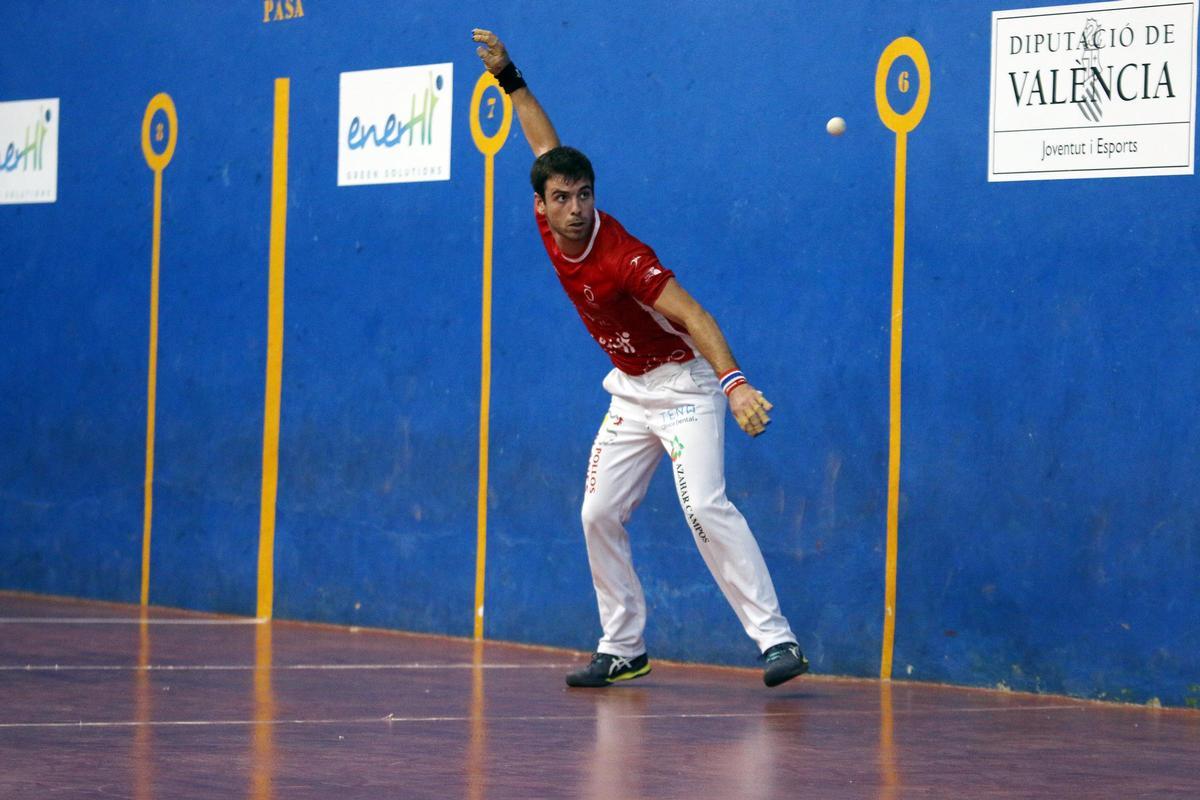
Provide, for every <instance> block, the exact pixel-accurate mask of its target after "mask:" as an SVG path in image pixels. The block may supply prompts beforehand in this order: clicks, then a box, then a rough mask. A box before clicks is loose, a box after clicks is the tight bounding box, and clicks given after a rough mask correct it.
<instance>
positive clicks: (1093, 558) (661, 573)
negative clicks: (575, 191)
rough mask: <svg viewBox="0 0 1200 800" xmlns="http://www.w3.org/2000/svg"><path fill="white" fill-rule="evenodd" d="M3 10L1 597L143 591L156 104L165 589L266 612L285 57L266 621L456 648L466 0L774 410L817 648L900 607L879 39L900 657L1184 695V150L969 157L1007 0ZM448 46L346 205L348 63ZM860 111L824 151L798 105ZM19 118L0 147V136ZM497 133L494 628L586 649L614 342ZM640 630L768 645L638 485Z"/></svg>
mask: <svg viewBox="0 0 1200 800" xmlns="http://www.w3.org/2000/svg"><path fill="white" fill-rule="evenodd" d="M493 5H494V4H491V5H489V4H478V3H473V2H467V3H450V2H444V1H443V0H432V2H429V3H426V4H424V5H422V6H419V7H411V4H396V3H383V2H368V1H367V0H338V2H336V3H334V2H330V0H306V2H304V3H303V10H304V16H303V17H302V18H297V19H293V20H289V21H282V22H269V23H264V22H263V19H262V18H263V4H262V3H261V2H249V1H247V2H232V3H220V4H213V3H199V2H174V3H160V2H127V3H120V4H95V3H92V4H84V3H75V4H67V5H66V6H63V5H62V4H46V3H39V2H31V1H29V0H16V1H15V2H9V3H7V4H6V7H5V20H6V22H5V26H4V27H5V29H6V34H5V46H4V47H3V48H0V100H18V99H29V98H42V97H57V98H60V100H61V111H60V113H61V131H60V139H59V149H60V155H59V179H58V201H57V202H56V203H53V204H46V205H0V379H2V381H3V385H2V387H0V389H2V392H0V440H2V445H0V498H2V500H0V588H4V589H17V590H25V591H33V592H43V593H50V594H58V595H72V596H80V597H88V598H100V599H106V600H120V601H133V602H136V601H137V598H138V590H139V580H140V575H141V542H142V513H143V491H142V483H143V475H144V456H145V436H146V411H147V409H146V388H147V348H148V330H149V326H148V323H149V319H148V314H149V298H150V283H149V276H150V247H151V245H150V242H151V221H152V201H153V176H152V173H151V172H150V170H149V169H148V168H147V166H146V163H145V161H144V159H143V157H142V153H141V151H140V144H139V142H140V126H141V120H142V114H143V111H144V109H145V108H146V104H147V103H148V102H149V100H150V98H151V97H152V96H154V95H155V94H156V93H158V92H167V93H169V94H170V95H171V97H172V98H173V100H174V102H175V105H176V107H177V109H178V113H179V140H178V145H177V148H176V152H175V155H174V158H173V159H172V161H171V163H170V165H169V167H168V168H167V169H166V171H165V173H164V206H163V213H162V225H163V239H162V242H163V244H162V267H161V270H162V278H161V281H162V283H161V289H160V304H161V306H160V328H159V342H158V347H159V370H158V382H157V385H158V402H157V409H156V414H157V446H156V464H155V480H154V511H153V539H152V543H153V549H152V558H151V589H150V598H151V602H152V603H155V604H161V605H168V606H179V607H185V608H193V609H204V610H212V611H221V612H230V613H237V614H253V613H254V612H255V592H256V576H257V568H256V559H257V554H258V534H259V511H260V508H259V506H260V487H261V474H262V447H263V442H262V439H263V419H264V411H263V407H264V375H265V372H266V335H267V268H268V229H269V222H270V213H271V205H270V189H271V146H272V130H273V121H272V120H273V97H274V94H273V92H274V88H273V83H274V80H275V79H276V78H279V77H287V78H290V81H291V113H290V136H289V147H290V166H289V172H288V179H289V180H288V201H287V212H288V220H287V222H288V228H287V250H286V295H285V296H286V302H285V322H284V330H285V336H284V346H283V353H284V355H283V388H282V412H281V441H280V449H279V494H278V505H277V516H276V518H277V533H276V550H275V584H276V586H275V588H276V592H275V614H276V616H278V617H281V618H289V619H306V620H323V621H331V622H338V623H349V624H358V625H371V626H380V627H387V628H397V629H404V630H415V631H435V632H441V633H447V634H453V635H460V636H466V635H470V633H471V630H472V623H473V616H472V611H473V603H474V595H473V593H474V577H475V536H476V485H477V479H478V477H477V476H478V458H477V447H478V414H479V390H480V374H479V363H480V334H481V318H480V303H481V258H482V248H483V234H482V227H483V185H484V165H483V159H482V156H481V155H480V154H479V152H478V151H477V150H476V149H475V146H474V144H473V142H472V140H471V136H470V130H469V124H468V120H469V115H470V113H471V110H470V109H469V101H470V96H471V90H472V88H473V86H474V83H475V79H476V77H477V76H478V74H479V72H480V67H479V64H478V61H477V60H476V58H475V56H474V47H473V45H472V43H471V42H470V41H469V32H470V29H471V28H472V27H474V26H476V25H481V26H485V27H491V28H493V29H495V30H497V31H498V32H500V33H501V35H502V36H504V37H505V39H506V40H507V41H508V43H509V45H510V48H511V50H512V52H513V54H514V56H515V58H516V59H517V60H518V63H519V64H520V65H521V66H522V68H523V70H524V71H525V73H526V75H527V77H528V79H529V81H530V84H531V86H532V87H533V89H534V90H535V91H536V92H537V94H538V96H539V98H540V99H541V101H542V103H543V104H544V106H545V107H546V108H547V110H548V111H549V113H550V114H551V116H552V118H553V120H554V122H555V124H556V126H557V128H558V130H559V132H560V135H561V136H562V138H563V139H564V141H566V142H568V143H571V144H575V145H577V146H579V147H581V148H582V149H584V150H585V151H586V152H588V153H589V154H590V155H591V157H592V159H593V161H594V163H595V165H596V168H597V171H598V182H597V192H598V198H599V203H600V206H601V207H602V208H604V209H605V210H607V211H609V212H610V213H612V214H614V215H615V216H617V217H618V218H619V219H621V220H622V221H623V222H624V224H625V225H626V227H627V228H628V229H629V230H630V231H631V232H632V233H634V234H635V235H636V236H639V237H641V238H643V239H645V240H646V241H648V242H649V243H650V244H651V245H652V246H653V247H654V248H655V249H656V250H657V252H658V254H659V256H660V257H661V259H662V260H663V261H664V262H665V263H666V264H667V265H668V266H670V267H672V268H673V269H675V270H676V272H677V274H678V275H679V277H680V279H681V282H682V283H683V285H684V286H685V287H686V288H688V289H689V290H690V291H691V292H692V293H693V294H695V295H696V296H697V297H698V298H699V299H700V300H701V301H702V302H703V303H704V304H705V305H706V306H707V307H708V308H709V309H710V310H711V311H712V312H713V313H714V315H715V316H716V317H717V319H718V320H719V321H720V323H721V325H722V327H723V328H724V330H725V332H726V334H727V336H728V338H729V340H730V341H731V343H732V345H733V348H734V351H735V353H736V355H737V356H738V358H739V360H740V361H741V363H742V365H743V367H744V369H745V370H746V371H747V372H748V374H749V375H750V376H751V378H752V380H753V381H754V383H755V384H756V385H757V386H758V387H759V388H761V389H762V390H764V391H765V393H766V394H767V396H768V397H769V398H770V399H771V400H772V401H773V402H774V403H775V406H776V412H775V414H774V422H773V424H772V425H771V428H770V430H769V432H768V433H767V435H765V436H764V437H762V438H760V439H758V440H753V441H751V440H748V439H746V438H745V437H743V436H741V435H740V434H739V435H730V437H729V444H728V478H729V491H730V495H731V497H732V498H733V499H734V500H735V502H736V503H737V504H738V505H739V506H740V507H741V508H742V510H743V511H744V512H745V514H746V516H747V517H748V518H749V520H750V522H751V524H752V526H753V527H754V529H755V531H756V534H757V536H758V539H759V541H760V544H761V545H762V548H763V550H764V553H765V556H766V559H767V562H768V564H769V566H770V568H771V570H772V573H773V575H774V579H775V583H776V587H777V589H778V592H779V594H780V596H781V599H782V603H783V607H784V611H785V613H786V614H787V615H788V616H789V617H790V619H791V620H792V623H793V627H794V628H795V629H796V631H797V633H798V634H799V635H800V637H801V642H802V645H803V646H804V648H805V650H806V651H807V652H808V653H809V655H810V658H811V659H812V661H813V664H814V668H815V670H817V671H819V672H823V673H831V674H846V675H863V676H874V675H877V674H878V672H879V663H880V647H881V639H882V629H883V589H884V569H885V559H884V545H885V540H886V530H885V514H886V506H887V441H888V417H887V411H888V353H889V330H890V315H891V310H890V303H891V242H892V240H891V235H892V201H891V198H892V185H893V184H892V181H893V153H894V143H895V137H894V135H893V134H892V133H891V132H889V131H888V130H886V129H885V128H884V127H883V125H882V124H881V123H880V121H879V119H878V117H877V115H876V111H875V106H874V96H873V81H874V73H875V66H876V62H877V60H878V58H879V55H880V53H881V52H882V51H883V48H884V47H885V46H886V45H887V44H888V43H889V42H890V41H891V40H893V39H894V38H896V37H898V36H901V35H909V36H913V37H915V38H917V39H918V40H919V41H920V42H921V43H922V44H923V46H924V48H925V50H926V52H927V53H928V54H929V57H930V61H931V65H932V75H933V81H932V84H933V91H932V99H931V102H930V105H929V110H928V112H927V114H926V116H925V118H924V120H923V122H922V123H921V125H920V127H919V128H918V129H917V130H916V131H914V133H913V134H912V135H911V136H910V139H909V151H908V166H909V169H908V213H907V220H908V224H907V261H906V287H905V299H906V303H905V312H904V320H905V327H904V356H903V380H904V391H903V412H904V417H903V419H904V423H903V461H902V470H901V501H900V551H899V552H900V556H899V563H898V601H897V623H896V642H895V665H896V666H895V674H896V676H897V677H901V678H904V677H909V678H912V679H916V680H929V681H947V682H953V683H961V684H969V685H983V686H1001V685H1003V686H1007V687H1011V688H1013V689H1021V690H1034V691H1047V692H1065V693H1069V694H1073V695H1079V696H1085V697H1101V698H1115V699H1121V700H1129V701H1136V702H1144V701H1147V700H1149V699H1151V698H1159V699H1160V700H1161V702H1163V703H1165V704H1170V705H1195V704H1196V703H1197V702H1198V701H1200V623H1198V622H1197V620H1200V581H1198V580H1197V574H1198V570H1200V470H1197V465H1198V464H1200V432H1198V429H1197V412H1196V400H1195V398H1196V397H1198V396H1200V299H1198V298H1200V277H1198V276H1200V257H1198V256H1200V253H1198V251H1200V192H1198V191H1197V190H1198V188H1200V187H1198V186H1197V181H1196V179H1195V177H1194V176H1184V177H1159V178H1133V179H1122V180H1089V181H1050V182H1031V183H1010V184H989V183H988V182H987V180H986V163H987V126H988V106H987V104H988V81H989V53H990V35H991V33H990V30H991V29H990V12H991V11H992V10H995V9H1000V8H1013V7H1024V6H1026V5H1029V4H1027V3H1012V2H998V3H996V4H995V5H994V6H993V5H988V4H980V3H954V4H942V3H927V2H908V1H905V0H901V2H895V3H889V4H886V5H882V4H876V3H866V2H849V3H838V4H792V5H791V6H790V7H784V6H782V5H781V4H774V3H763V4H754V3H748V4H725V3H715V2H703V3H697V4H690V5H688V6H687V8H686V10H682V11H681V10H680V7H679V4H676V3H637V4H632V3H628V4H626V3H616V4H606V5H605V7H604V10H603V11H602V12H601V11H597V10H596V8H595V7H593V6H587V7H585V6H583V5H574V4H562V3H526V4H519V5H516V4H509V6H507V7H504V8H499V7H493ZM442 62H453V64H454V68H455V73H454V87H453V108H454V123H453V133H452V144H451V147H452V167H451V175H452V179H451V180H449V181H439V182H428V183H409V184H390V185H382V186H369V187H342V188H339V187H338V186H337V173H336V166H337V163H336V162H337V141H338V137H339V135H340V133H339V130H338V76H339V73H341V72H345V71H350V70H362V69H375V68H384V67H396V66H407V65H416V64H433V63H442ZM834 115H841V116H844V117H845V118H846V119H847V121H848V124H849V130H848V132H847V133H846V134H845V135H844V136H842V137H840V138H836V139H835V138H832V137H830V136H828V135H827V134H826V133H825V131H824V123H825V120H826V119H828V118H829V117H831V116H834ZM2 145H3V143H0V146H2ZM530 160H531V159H530V155H529V152H528V149H527V148H526V146H525V143H524V141H523V139H522V137H521V135H520V132H519V130H518V129H517V128H516V126H514V130H513V134H512V136H511V137H510V138H509V140H508V143H507V145H506V146H505V147H504V149H503V150H502V151H501V152H500V154H499V155H498V156H497V158H496V183H495V186H496V199H495V203H496V205H495V240H494V252H495V275H494V281H495V286H494V295H493V296H494V312H493V313H494V321H493V325H494V330H493V347H494V351H493V380H492V407H491V437H490V453H491V459H490V469H491V472H490V483H489V490H488V514H489V517H488V552H487V558H488V571H487V593H486V608H487V615H486V632H487V635H488V636H489V637H491V638H498V639H505V640H512V641H521V642H535V643H545V644H553V645H561V646H567V647H572V648H579V649H590V648H591V647H592V646H593V643H594V641H595V639H596V637H597V635H598V624H597V619H596V611H595V605H594V597H593V595H592V591H591V586H590V578H589V575H588V570H587V564H586V560H585V555H584V549H583V542H582V537H581V534H580V531H579V525H578V507H579V504H580V501H581V492H582V488H583V478H584V467H585V462H586V459H587V454H588V450H589V445H590V442H591V437H592V435H593V433H594V432H595V430H596V428H597V427H598V425H599V423H600V419H601V417H602V415H603V413H604V410H605V407H606V403H605V395H604V393H603V391H602V389H601V387H600V381H601V379H602V378H603V376H604V373H605V372H606V369H607V366H606V365H607V362H606V359H605V358H604V356H603V354H602V353H601V352H600V351H599V350H598V349H597V348H596V346H595V345H594V344H593V343H592V342H591V340H590V339H589V337H588V336H587V334H586V332H585V331H584V329H583V327H582V326H581V325H580V323H579V322H578V320H577V318H576V317H575V314H574V311H573V309H572V308H571V306H570V305H569V303H568V302H567V301H566V299H565V298H564V297H563V296H562V293H561V289H560V288H559V286H558V284H557V281H556V279H555V277H554V275H553V272H552V270H551V269H550V268H549V265H548V262H547V260H546V258H545V254H544V252H543V251H542V247H541V243H540V240H539V238H538V236H537V233H536V230H535V228H534V224H533V220H532V212H531V196H532V195H531V190H530V189H529V187H528V184H527V177H526V176H527V171H528V167H529V164H530ZM631 532H632V538H633V547H634V557H635V561H636V563H637V566H638V568H639V571H640V573H641V576H642V579H643V583H644V584H645V588H646V591H647V596H648V602H649V605H650V613H651V618H650V623H649V630H648V638H649V642H650V646H651V648H652V652H653V653H654V654H655V655H657V656H659V657H670V658H676V659H688V660H700V661H713V662H719V663H729V664H751V663H753V658H754V655H755V653H754V651H753V647H752V645H751V644H750V642H749V641H748V640H747V639H746V638H745V637H744V635H743V634H742V632H741V630H740V628H739V626H738V624H737V622H736V619H735V618H734V616H733V614H732V613H731V611H730V610H729V609H728V607H727V606H726V605H725V602H724V600H723V599H722V598H721V597H720V596H719V594H718V592H717V590H716V587H715V585H714V583H713V581H712V580H711V578H710V577H709V576H708V574H707V573H706V571H705V569H704V566H703V564H702V562H701V560H700V557H699V555H698V554H697V553H696V552H695V548H694V546H693V544H692V542H691V537H690V535H689V533H688V529H687V527H686V525H685V523H684V522H683V520H682V518H681V515H680V514H679V511H678V506H677V503H676V500H675V497H674V493H673V489H672V487H671V485H670V482H669V480H668V479H667V478H666V477H665V474H659V475H657V476H656V478H655V481H654V484H653V486H652V488H651V490H650V493H649V495H648V497H647V498H646V500H645V502H644V504H643V507H642V508H641V509H639V511H638V513H637V515H636V516H635V519H634V521H633V522H632V524H631Z"/></svg>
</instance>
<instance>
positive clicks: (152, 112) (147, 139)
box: [139, 92, 179, 609]
mask: <svg viewBox="0 0 1200 800" xmlns="http://www.w3.org/2000/svg"><path fill="white" fill-rule="evenodd" d="M160 112H161V113H162V115H163V117H164V119H163V121H160V122H159V123H158V124H157V125H155V124H154V120H155V118H156V117H157V115H158V114H159V113H160ZM152 128H153V130H152ZM178 140H179V117H178V115H177V114H176V113H175V101H174V100H172V99H171V96H170V95H169V94H167V93H166V92H159V93H158V94H156V95H154V97H152V98H150V102H149V103H147V104H146V111H145V112H144V113H143V114H142V157H143V158H145V159H146V166H148V167H150V169H151V170H153V171H154V220H153V223H152V227H153V234H152V236H151V246H150V326H149V336H150V357H149V359H148V365H147V370H146V373H147V374H146V475H145V482H144V484H143V491H144V493H145V507H144V509H143V512H142V584H141V591H140V593H139V594H140V596H141V603H142V608H143V609H144V608H145V607H146V605H147V604H148V603H149V602H150V522H151V519H152V518H153V511H154V427H155V408H156V406H157V403H158V400H157V396H158V277H159V262H160V260H161V254H162V205H163V204H162V195H163V170H165V169H166V168H167V165H168V164H170V163H171V157H172V156H174V155H175V144H176V142H177V141H178ZM156 142H157V143H159V144H160V145H161V146H162V149H161V150H157V149H155V143H156Z"/></svg>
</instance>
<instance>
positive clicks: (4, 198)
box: [0, 97, 58, 203]
mask: <svg viewBox="0 0 1200 800" xmlns="http://www.w3.org/2000/svg"><path fill="white" fill-rule="evenodd" d="M57 199H58V98H57V97H54V98H47V99H43V100H17V101H13V102H7V103H0V203H53V202H55V201H56V200H57Z"/></svg>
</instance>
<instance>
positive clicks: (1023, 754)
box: [0, 593, 1200, 800]
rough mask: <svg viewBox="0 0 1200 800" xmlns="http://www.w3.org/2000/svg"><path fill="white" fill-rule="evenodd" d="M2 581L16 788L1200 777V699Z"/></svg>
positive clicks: (747, 795)
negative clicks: (930, 681)
mask: <svg viewBox="0 0 1200 800" xmlns="http://www.w3.org/2000/svg"><path fill="white" fill-rule="evenodd" d="M585 659H586V656H584V655H582V654H573V653H566V652H563V651H555V650H542V649H534V648H525V647H518V646H512V645H500V644H490V643H489V644H484V645H479V646H477V645H475V644H473V643H471V642H466V641H460V640H451V639H443V638H437V637H424V636H414V635H403V634H389V633H380V632H369V631H359V632H355V631H353V630H349V629H339V628H329V627H315V626H306V625H300V624H294V623H293V624H289V623H284V622H275V623H273V624H269V625H258V624H254V623H253V621H248V620H239V619H229V618H217V617H207V616H197V615H193V614H183V613H180V612H170V611H162V610H152V611H151V612H150V614H149V616H148V618H147V620H146V621H145V622H142V621H140V620H139V615H138V609H137V608H135V607H121V606H112V605H98V604H89V603H76V602H67V601H57V600H47V599H40V598H33V597H30V596H17V595H11V594H4V593H0V797H3V798H73V797H105V798H108V797H128V798H138V799H139V800H141V799H143V798H173V799H174V798H189V799H192V798H253V799H254V800H265V799H266V798H279V799H280V800H284V798H286V799H287V800H295V799H299V798H332V800H352V798H460V797H462V798H494V799H497V800H503V798H522V799H523V800H524V799H526V798H553V797H571V798H603V800H626V799H628V800H641V799H642V798H689V799H691V800H702V799H704V798H738V799H739V800H741V799H753V798H781V799H782V798H797V799H799V798H843V797H867V798H877V797H881V798H889V797H954V798H986V797H1023V798H1028V797H1052V798H1074V797H1087V798H1099V797H1113V798H1133V797H1153V798H1162V797H1181V798H1182V797H1188V798H1197V797H1200V713H1198V712H1195V711H1190V710H1166V711H1164V710H1153V709H1147V708H1141V707H1125V706H1110V705H1101V704H1094V703H1085V702H1078V701H1073V700H1067V699H1063V698H1059V697H1038V696H1030V695H1015V694H1006V693H998V692H986V691H976V690H967V689H951V688H945V687H934V686H926V685H920V684H911V683H895V684H892V685H890V686H889V685H886V684H884V685H880V684H878V683H876V682H873V681H862V680H839V679H832V678H820V677H804V678H801V679H799V680H796V681H793V682H791V683H789V684H785V685H784V686H782V687H780V688H778V689H774V690H769V689H766V688H764V687H763V685H762V682H761V679H760V675H759V673H758V672H757V671H751V670H735V669H720V668H711V667H697V666H687V665H677V664H665V663H659V664H657V665H656V666H655V669H654V672H653V673H652V674H651V675H650V676H648V677H646V678H643V679H641V680H638V681H637V682H635V683H630V684H627V685H621V686H616V687H612V688H609V689H604V690H599V691H597V690H581V689H567V688H566V687H565V685H564V684H563V673H564V672H565V671H567V670H568V669H569V668H571V667H573V666H574V665H576V664H578V663H582V661H584V660H585Z"/></svg>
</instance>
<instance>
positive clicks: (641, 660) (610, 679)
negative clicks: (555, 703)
mask: <svg viewBox="0 0 1200 800" xmlns="http://www.w3.org/2000/svg"><path fill="white" fill-rule="evenodd" d="M649 672H650V659H648V658H647V657H646V654H645V653H642V654H641V655H640V656H635V657H634V658H622V657H621V656H614V655H609V654H608V653H594V654H593V655H592V663H590V664H588V665H587V666H586V667H584V668H583V669H581V670H576V671H575V672H572V673H570V674H569V675H567V686H588V687H597V686H608V685H609V684H610V683H616V682H617V681H631V680H633V679H634V678H640V677H642V676H643V675H646V674H648V673H649Z"/></svg>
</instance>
